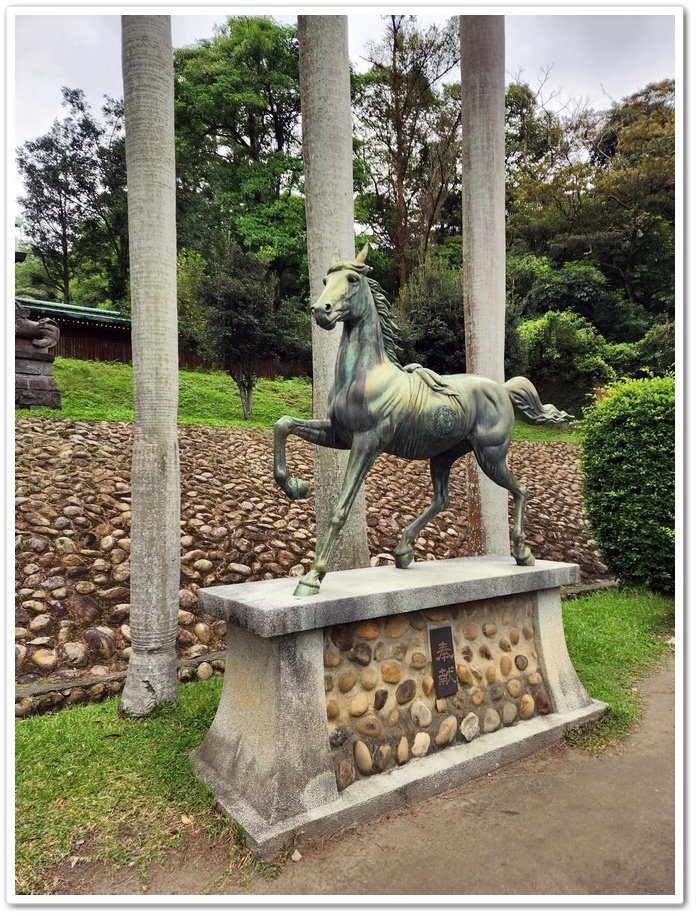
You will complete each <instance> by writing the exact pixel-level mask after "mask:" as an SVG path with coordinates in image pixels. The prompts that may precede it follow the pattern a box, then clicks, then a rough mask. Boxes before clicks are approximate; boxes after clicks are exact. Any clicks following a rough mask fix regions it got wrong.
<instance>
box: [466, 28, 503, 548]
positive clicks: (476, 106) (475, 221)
mask: <svg viewBox="0 0 696 916" xmlns="http://www.w3.org/2000/svg"><path fill="white" fill-rule="evenodd" d="M460 34H461V62H462V63H461V69H462V137H463V156H462V240H463V255H464V272H463V276H464V330H465V336H466V367H467V371H468V372H473V373H475V374H476V375H484V376H487V377H488V378H492V379H493V380H494V381H496V382H503V381H504V377H503V374H504V347H505V18H504V17H503V16H460ZM469 468H470V472H469V484H470V487H469V500H470V511H471V509H473V520H474V522H475V524H476V527H477V529H478V530H476V531H475V535H476V536H477V540H478V545H477V546H478V548H479V551H480V552H481V553H486V554H503V555H507V554H509V552H510V534H509V529H508V513H507V493H506V492H505V490H503V489H502V487H498V486H496V484H494V483H493V482H492V481H490V480H489V479H488V478H487V477H486V476H485V475H484V474H483V473H482V472H481V471H480V469H479V468H478V466H476V468H475V469H474V471H475V476H474V474H472V473H471V464H470V465H469Z"/></svg>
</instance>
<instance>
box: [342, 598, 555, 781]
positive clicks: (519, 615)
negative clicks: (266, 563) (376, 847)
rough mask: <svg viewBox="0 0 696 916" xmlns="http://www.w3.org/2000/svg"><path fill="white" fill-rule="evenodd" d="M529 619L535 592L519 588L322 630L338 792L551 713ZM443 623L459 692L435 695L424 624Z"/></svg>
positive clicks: (435, 624)
mask: <svg viewBox="0 0 696 916" xmlns="http://www.w3.org/2000/svg"><path fill="white" fill-rule="evenodd" d="M533 615H534V601H533V596H532V595H531V594H521V595H513V596H508V597H504V598H492V599H487V600H483V601H473V602H470V603H467V604H456V605H449V606H447V607H444V608H437V609H434V610H430V611H427V610H426V611H423V612H421V611H416V612H413V613H409V614H402V615H398V616H395V617H394V616H392V617H385V618H381V619H379V618H378V619H372V620H369V621H359V622H357V623H353V624H343V625H340V626H335V627H326V628H325V630H324V663H325V672H326V675H327V676H326V679H325V687H326V708H327V728H328V732H329V739H330V743H331V747H332V753H333V757H334V766H335V772H336V777H337V783H338V786H339V789H340V790H343V789H345V788H347V787H348V786H349V785H350V784H351V783H352V782H354V781H355V780H357V779H365V778H369V777H370V776H372V775H374V774H376V773H382V772H384V771H385V770H389V769H391V768H392V767H399V766H402V765H404V764H406V763H407V762H408V760H410V759H412V758H413V757H423V756H425V755H430V754H435V753H438V751H440V750H443V749H444V748H446V747H449V746H451V745H453V744H457V743H468V742H471V741H473V740H475V739H476V738H477V737H478V736H480V735H484V734H490V733H491V732H493V731H496V730H498V729H500V728H510V727H514V726H515V725H516V724H517V723H519V722H520V721H522V720H525V719H530V718H532V717H534V716H538V715H546V714H548V713H549V712H550V711H551V706H550V703H549V698H548V694H547V690H546V686H545V684H544V680H543V677H542V674H541V671H540V670H539V666H538V660H537V650H536V646H535V637H534V628H533ZM447 625H449V626H451V627H452V636H453V641H454V649H455V661H456V666H457V677H458V681H459V689H458V691H457V693H456V694H454V695H453V696H451V697H448V698H447V699H440V700H438V699H437V698H436V695H435V684H434V680H433V671H432V664H431V659H430V649H429V645H428V630H429V629H430V628H434V627H441V626H447ZM474 719H475V720H476V721H474Z"/></svg>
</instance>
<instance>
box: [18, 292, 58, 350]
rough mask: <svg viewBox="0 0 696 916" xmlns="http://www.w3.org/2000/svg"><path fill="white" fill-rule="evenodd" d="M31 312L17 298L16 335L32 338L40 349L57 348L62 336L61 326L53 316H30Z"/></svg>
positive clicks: (32, 341)
mask: <svg viewBox="0 0 696 916" xmlns="http://www.w3.org/2000/svg"><path fill="white" fill-rule="evenodd" d="M30 314H31V312H30V311H29V309H28V308H24V306H22V305H21V304H20V303H19V302H17V301H16V300H15V337H20V338H22V339H23V340H30V341H31V343H32V346H34V347H38V348H39V349H40V350H46V351H48V350H50V349H52V348H55V347H56V345H57V343H58V340H59V338H60V328H59V327H58V325H57V324H56V322H55V321H54V320H53V319H52V318H39V319H38V321H34V320H33V319H32V318H30V317H29V316H30Z"/></svg>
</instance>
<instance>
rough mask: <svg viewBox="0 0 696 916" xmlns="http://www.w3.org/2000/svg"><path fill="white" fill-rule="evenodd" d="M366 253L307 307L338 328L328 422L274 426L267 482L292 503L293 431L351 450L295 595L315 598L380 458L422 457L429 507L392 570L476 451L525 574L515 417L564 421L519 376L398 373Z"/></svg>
mask: <svg viewBox="0 0 696 916" xmlns="http://www.w3.org/2000/svg"><path fill="white" fill-rule="evenodd" d="M367 250H368V248H367V245H366V246H365V248H363V250H362V251H361V252H360V254H359V255H357V256H356V258H355V260H354V261H341V262H338V263H335V264H333V265H332V266H331V267H330V268H329V271H328V273H327V275H326V278H325V279H324V284H325V287H326V288H325V290H324V292H323V293H322V295H321V296H320V297H319V299H318V300H317V301H316V302H315V303H314V305H313V306H312V309H311V311H312V315H313V317H314V320H315V321H316V323H317V324H318V325H319V326H320V327H322V328H326V329H327V330H330V329H331V328H333V327H334V326H335V325H336V324H337V323H338V322H339V321H342V322H343V335H342V338H341V344H340V347H339V351H338V356H337V358H336V370H335V376H334V384H333V387H332V389H331V391H330V393H329V408H328V418H327V419H326V420H298V419H296V418H294V417H282V418H281V419H280V420H278V422H277V423H276V424H275V428H274V443H275V448H274V476H275V479H276V481H277V483H278V484H279V485H280V487H282V489H283V490H284V492H285V493H286V494H287V495H288V496H289V497H290V499H305V498H306V497H307V496H309V492H310V490H309V486H308V485H307V484H306V483H305V482H304V481H302V480H298V479H297V478H295V477H291V476H290V475H289V474H288V469H287V464H286V459H285V443H286V441H287V438H288V436H289V435H290V434H291V433H293V434H294V435H296V436H300V438H302V439H306V440H307V441H308V442H313V443H315V444H316V445H323V446H325V447H327V448H337V449H347V450H350V456H349V459H348V467H347V469H346V475H345V479H344V481H343V486H342V488H341V493H340V496H339V498H338V501H337V503H336V505H335V507H334V510H333V513H332V516H331V522H330V524H329V527H328V529H327V531H326V533H325V535H324V537H323V538H322V539H321V542H320V543H318V544H317V552H316V558H315V560H314V563H313V564H312V567H311V569H310V570H309V572H308V573H307V574H306V575H304V576H303V577H302V578H301V579H300V582H299V585H298V586H297V588H296V589H295V595H297V596H307V595H315V594H316V593H317V592H318V591H319V586H320V583H321V580H322V579H323V577H324V575H325V573H326V570H327V568H328V562H329V558H330V556H331V551H332V550H333V547H334V545H335V542H336V538H337V536H338V533H339V532H340V530H341V528H342V527H343V525H344V524H345V521H346V518H347V517H348V513H349V512H350V509H351V506H352V505H353V501H354V499H355V496H356V494H357V493H358V491H359V489H360V486H361V485H362V483H363V481H364V479H365V476H366V474H367V472H368V471H369V470H370V468H371V467H372V465H373V464H374V462H375V460H376V459H377V457H378V455H380V454H381V453H382V452H386V453H387V454H390V455H398V456H399V457H401V458H409V459H425V458H428V459H430V475H431V478H432V482H433V491H434V498H433V502H432V504H431V505H430V506H429V507H428V508H427V509H426V511H425V512H424V513H423V514H422V515H421V516H419V518H417V519H416V520H415V521H414V522H413V523H412V524H411V525H409V526H408V528H406V529H405V531H404V533H403V535H402V537H401V540H400V541H399V544H398V545H397V548H396V550H395V551H394V555H395V558H396V565H397V566H398V567H400V568H402V569H403V568H405V567H406V566H408V565H409V563H411V561H412V560H413V550H414V543H415V540H416V537H417V536H418V534H419V532H420V531H421V529H422V528H423V527H424V526H425V525H427V523H428V522H429V521H430V520H431V519H432V518H434V517H435V516H436V515H437V514H438V513H439V512H441V511H442V510H443V509H444V508H446V506H447V504H448V484H449V474H450V469H451V467H452V465H453V464H454V462H455V461H456V460H457V458H461V456H462V455H466V454H467V453H468V452H473V453H474V456H475V458H476V460H477V461H478V463H479V465H480V466H481V468H482V469H483V471H484V472H485V474H486V475H487V476H488V477H490V479H491V480H492V481H494V482H495V483H497V484H498V485H499V486H501V487H505V489H507V490H509V491H510V493H512V495H513V497H514V500H515V519H514V526H513V530H512V544H513V549H512V555H513V556H514V558H515V560H516V562H517V563H518V564H519V565H520V566H532V565H533V564H534V557H533V556H532V553H531V551H530V550H529V548H528V547H527V546H526V545H525V542H524V504H525V494H526V488H525V487H524V485H523V484H520V483H519V482H518V481H517V480H516V479H515V477H514V476H513V475H512V473H511V472H510V469H509V468H508V466H507V452H508V449H509V447H510V442H511V440H512V430H513V426H514V418H515V414H517V416H518V417H519V418H520V419H522V420H525V421H526V422H528V423H535V424H538V423H559V422H563V421H565V420H568V419H570V416H569V415H568V414H566V413H565V412H564V411H559V410H557V409H556V408H555V407H553V405H551V404H543V405H542V403H541V401H540V400H539V395H538V394H537V392H536V389H535V388H534V386H533V385H532V383H531V382H530V381H528V380H527V379H525V378H522V377H521V376H518V377H517V378H513V379H510V381H508V382H505V384H502V385H501V384H499V383H498V382H494V381H492V380H491V379H487V378H483V377H481V376H477V375H470V374H468V373H463V374H461V375H445V376H439V375H437V374H436V373H435V372H432V371H431V370H429V369H426V368H424V367H423V366H420V365H417V364H411V365H408V366H401V365H400V364H399V360H398V357H397V355H396V341H395V337H396V333H397V328H396V325H395V324H394V321H393V318H392V316H391V312H390V309H389V303H388V302H387V300H386V297H385V296H384V293H383V291H382V290H381V289H380V287H379V286H378V284H377V283H376V282H375V281H374V280H370V279H369V278H368V277H367V273H368V271H369V270H370V268H369V267H368V266H367V264H366V263H365V260H366V257H367Z"/></svg>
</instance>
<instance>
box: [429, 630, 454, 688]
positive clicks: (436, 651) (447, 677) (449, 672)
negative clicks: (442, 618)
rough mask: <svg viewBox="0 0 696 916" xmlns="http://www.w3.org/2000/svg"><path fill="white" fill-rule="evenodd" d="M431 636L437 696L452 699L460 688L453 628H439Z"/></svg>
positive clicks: (431, 632) (431, 652)
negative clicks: (455, 661) (455, 660)
mask: <svg viewBox="0 0 696 916" xmlns="http://www.w3.org/2000/svg"><path fill="white" fill-rule="evenodd" d="M429 636H430V658H431V660H432V663H433V678H434V680H435V696H436V697H437V698H438V700H441V699H442V698H443V697H451V696H452V694H454V693H456V692H457V689H458V687H459V684H458V683H457V668H456V666H455V663H454V642H453V641H452V627H437V628H436V629H433V630H430V633H429Z"/></svg>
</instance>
